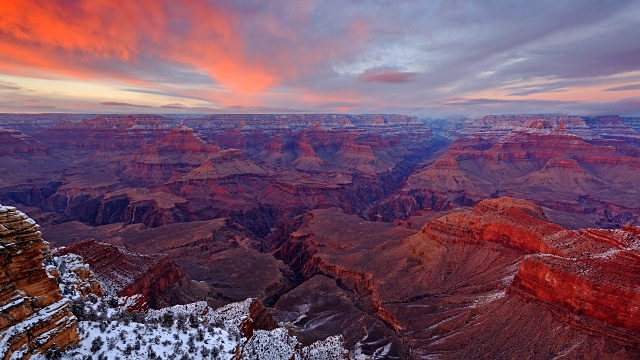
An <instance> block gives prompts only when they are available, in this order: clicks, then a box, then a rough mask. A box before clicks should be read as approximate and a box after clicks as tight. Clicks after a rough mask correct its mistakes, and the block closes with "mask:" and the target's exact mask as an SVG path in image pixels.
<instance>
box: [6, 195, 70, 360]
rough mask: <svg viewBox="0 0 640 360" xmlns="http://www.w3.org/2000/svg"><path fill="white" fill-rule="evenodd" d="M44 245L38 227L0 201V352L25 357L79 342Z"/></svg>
mask: <svg viewBox="0 0 640 360" xmlns="http://www.w3.org/2000/svg"><path fill="white" fill-rule="evenodd" d="M47 250H48V244H47V243H45V242H44V241H43V240H42V236H41V233H40V231H39V226H38V225H37V224H36V223H35V221H33V220H32V219H30V218H29V217H28V216H27V215H25V214H24V213H22V212H21V211H19V210H17V209H16V208H15V207H10V206H2V205H0V289H2V290H0V308H1V309H2V313H1V314H0V356H1V357H2V358H9V357H11V356H15V357H17V358H21V357H24V358H28V357H31V355H33V354H36V353H44V352H46V351H47V350H48V349H49V348H51V347H52V346H54V345H57V346H59V347H61V348H65V347H68V346H70V345H73V344H75V343H76V342H77V341H78V336H77V333H76V318H75V317H74V316H73V315H72V314H71V312H70V305H69V302H68V300H66V299H63V298H62V296H61V293H60V288H59V287H58V283H57V281H56V279H55V278H53V277H51V276H49V274H48V273H47V271H46V270H45V268H44V266H43V264H42V259H43V252H46V251H47Z"/></svg>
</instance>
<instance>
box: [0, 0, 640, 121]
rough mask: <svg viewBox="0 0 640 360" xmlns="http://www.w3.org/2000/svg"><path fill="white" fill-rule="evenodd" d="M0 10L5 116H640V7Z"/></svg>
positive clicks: (569, 1) (71, 5) (44, 4)
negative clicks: (51, 114) (322, 114)
mask: <svg viewBox="0 0 640 360" xmlns="http://www.w3.org/2000/svg"><path fill="white" fill-rule="evenodd" d="M0 9H2V10H1V11H0V112H11V113H16V112H38V113H40V112H89V113H403V114H412V115H417V116H422V117H440V116H448V115H482V114H504V113H568V114H575V115H598V114H619V115H625V116H633V115H640V35H638V34H640V1H635V0H562V1H558V0H537V1H531V0H525V1H520V0H501V1H497V0H477V1H472V0H469V1H463V0H442V1H437V0H433V1H426V0H418V1H402V0H396V1H384V0H377V1H373V0H372V1H365V0H358V1H355V0H354V1H346V0H315V1H314V0H296V1H277V0H269V1H256V0H254V1H250V0H190V1H178V0H136V1H119V0H42V1H35V0H32V1H29V0H0Z"/></svg>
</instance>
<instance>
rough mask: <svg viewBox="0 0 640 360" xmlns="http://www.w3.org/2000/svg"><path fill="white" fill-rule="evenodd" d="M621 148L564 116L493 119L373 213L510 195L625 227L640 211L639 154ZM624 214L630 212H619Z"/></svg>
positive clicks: (588, 221) (391, 214)
mask: <svg viewBox="0 0 640 360" xmlns="http://www.w3.org/2000/svg"><path fill="white" fill-rule="evenodd" d="M583 136H585V137H586V135H584V134H583ZM623 150H624V149H622V148H617V147H615V146H613V145H612V144H609V143H602V142H600V143H598V142H596V141H595V140H594V138H593V137H591V138H589V140H588V141H586V138H583V137H580V136H578V135H575V134H572V133H571V132H570V131H569V128H568V127H567V125H566V124H565V123H564V121H552V120H550V119H545V118H539V119H535V120H530V121H527V122H526V123H525V124H520V125H519V126H512V127H506V128H503V127H498V126H497V125H496V127H493V126H489V127H488V128H487V129H485V130H484V131H477V132H474V133H473V134H472V135H469V136H466V137H463V138H460V139H458V140H456V141H454V142H453V143H452V144H451V146H450V147H449V149H448V150H447V151H446V152H445V153H444V154H443V155H442V156H441V158H439V159H435V160H429V161H428V162H426V163H425V164H424V165H425V167H424V169H423V170H422V171H419V172H416V173H414V174H413V175H411V176H410V177H409V179H408V180H407V183H406V184H405V185H404V187H403V189H402V191H401V192H400V194H399V195H397V196H395V197H392V198H391V199H388V200H386V201H385V202H383V203H380V204H378V205H377V206H376V208H374V209H373V210H372V211H371V212H370V213H371V214H374V215H375V214H379V215H381V216H382V218H383V219H386V220H391V219H394V218H397V217H406V216H408V215H410V214H411V213H412V212H414V211H416V210H421V209H434V210H443V209H447V208H450V207H453V206H460V205H467V206H468V205H473V204H475V203H476V202H477V201H479V200H482V199H485V198H487V197H496V196H505V195H507V196H512V197H519V198H525V199H528V200H532V201H535V202H536V203H538V204H540V205H543V206H545V207H548V208H551V209H554V210H555V211H557V212H558V213H562V214H561V215H560V216H556V214H555V213H554V214H552V215H553V216H554V217H555V218H556V220H557V221H560V222H562V223H564V224H567V225H569V226H572V227H578V226H580V224H582V226H584V225H587V226H610V227H620V226H622V225H624V224H625V223H629V222H634V221H638V220H637V216H638V213H639V212H640V210H639V209H638V204H637V202H635V201H633V200H632V199H635V198H636V196H637V194H639V193H640V188H638V185H637V184H638V183H639V180H640V179H639V178H638V174H640V172H638V171H637V170H638V169H640V159H639V158H638V157H634V156H629V151H627V150H624V151H623ZM445 164H448V165H446V166H445ZM608 213H609V214H614V215H613V216H612V215H607V214H608ZM618 215H622V216H623V217H625V219H624V220H615V219H614V218H615V217H616V216H618Z"/></svg>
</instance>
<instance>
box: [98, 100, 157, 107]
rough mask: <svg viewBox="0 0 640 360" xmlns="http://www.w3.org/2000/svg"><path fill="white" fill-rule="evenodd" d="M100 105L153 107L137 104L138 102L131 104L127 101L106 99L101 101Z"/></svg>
mask: <svg viewBox="0 0 640 360" xmlns="http://www.w3.org/2000/svg"><path fill="white" fill-rule="evenodd" d="M100 105H104V106H123V107H136V108H151V107H152V106H148V105H136V104H129V103H126V102H117V101H105V102H101V103H100Z"/></svg>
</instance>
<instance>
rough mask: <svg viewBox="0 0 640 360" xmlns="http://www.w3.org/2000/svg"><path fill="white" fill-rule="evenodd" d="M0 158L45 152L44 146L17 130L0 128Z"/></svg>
mask: <svg viewBox="0 0 640 360" xmlns="http://www.w3.org/2000/svg"><path fill="white" fill-rule="evenodd" d="M0 144H2V146H0V156H3V155H17V154H23V155H24V154H30V153H37V152H44V151H47V150H48V149H49V148H48V147H47V146H46V145H43V144H41V143H39V142H38V141H37V140H36V139H34V138H32V137H31V136H28V135H25V134H23V133H21V132H20V131H18V130H10V129H2V128H0Z"/></svg>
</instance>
